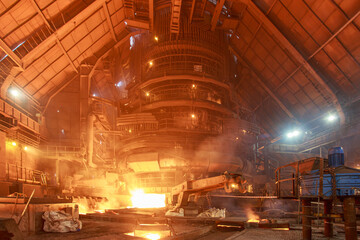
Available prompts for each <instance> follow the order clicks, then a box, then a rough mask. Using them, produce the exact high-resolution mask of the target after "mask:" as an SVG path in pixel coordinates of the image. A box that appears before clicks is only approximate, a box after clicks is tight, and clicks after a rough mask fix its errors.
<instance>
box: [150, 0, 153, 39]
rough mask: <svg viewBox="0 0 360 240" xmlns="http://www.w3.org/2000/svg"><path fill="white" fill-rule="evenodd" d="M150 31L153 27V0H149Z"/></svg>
mask: <svg viewBox="0 0 360 240" xmlns="http://www.w3.org/2000/svg"><path fill="white" fill-rule="evenodd" d="M149 20H150V21H149V22H150V32H151V31H152V30H153V29H154V0H149Z"/></svg>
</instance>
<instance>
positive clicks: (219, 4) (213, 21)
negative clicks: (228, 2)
mask: <svg viewBox="0 0 360 240" xmlns="http://www.w3.org/2000/svg"><path fill="white" fill-rule="evenodd" d="M224 4H225V0H219V1H218V2H217V4H216V7H215V10H214V14H213V16H212V18H211V28H210V30H211V31H215V28H216V25H217V22H218V20H219V17H220V14H221V10H222V8H223V6H224Z"/></svg>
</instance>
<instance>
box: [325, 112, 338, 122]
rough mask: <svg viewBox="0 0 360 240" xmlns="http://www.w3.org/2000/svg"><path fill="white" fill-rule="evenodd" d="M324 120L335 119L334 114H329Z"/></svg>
mask: <svg viewBox="0 0 360 240" xmlns="http://www.w3.org/2000/svg"><path fill="white" fill-rule="evenodd" d="M326 120H327V121H328V122H333V121H335V120H336V115H334V114H331V115H329V116H327V117H326Z"/></svg>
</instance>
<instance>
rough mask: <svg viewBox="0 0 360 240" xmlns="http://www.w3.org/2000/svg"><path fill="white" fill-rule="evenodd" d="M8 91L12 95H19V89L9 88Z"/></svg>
mask: <svg viewBox="0 0 360 240" xmlns="http://www.w3.org/2000/svg"><path fill="white" fill-rule="evenodd" d="M10 93H11V95H13V96H14V97H17V96H19V94H20V93H19V91H18V90H16V89H11V90H10Z"/></svg>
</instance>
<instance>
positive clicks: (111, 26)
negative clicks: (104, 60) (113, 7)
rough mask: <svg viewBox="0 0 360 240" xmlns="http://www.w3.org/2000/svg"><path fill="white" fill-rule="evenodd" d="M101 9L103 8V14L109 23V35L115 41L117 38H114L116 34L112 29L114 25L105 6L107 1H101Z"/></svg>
mask: <svg viewBox="0 0 360 240" xmlns="http://www.w3.org/2000/svg"><path fill="white" fill-rule="evenodd" d="M103 9H104V12H105V16H106V21H107V23H108V25H109V29H110V33H111V37H112V38H113V39H114V41H115V42H116V41H117V38H116V34H115V31H114V26H113V24H112V22H111V17H110V13H109V8H108V6H107V3H106V2H104V3H103Z"/></svg>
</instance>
